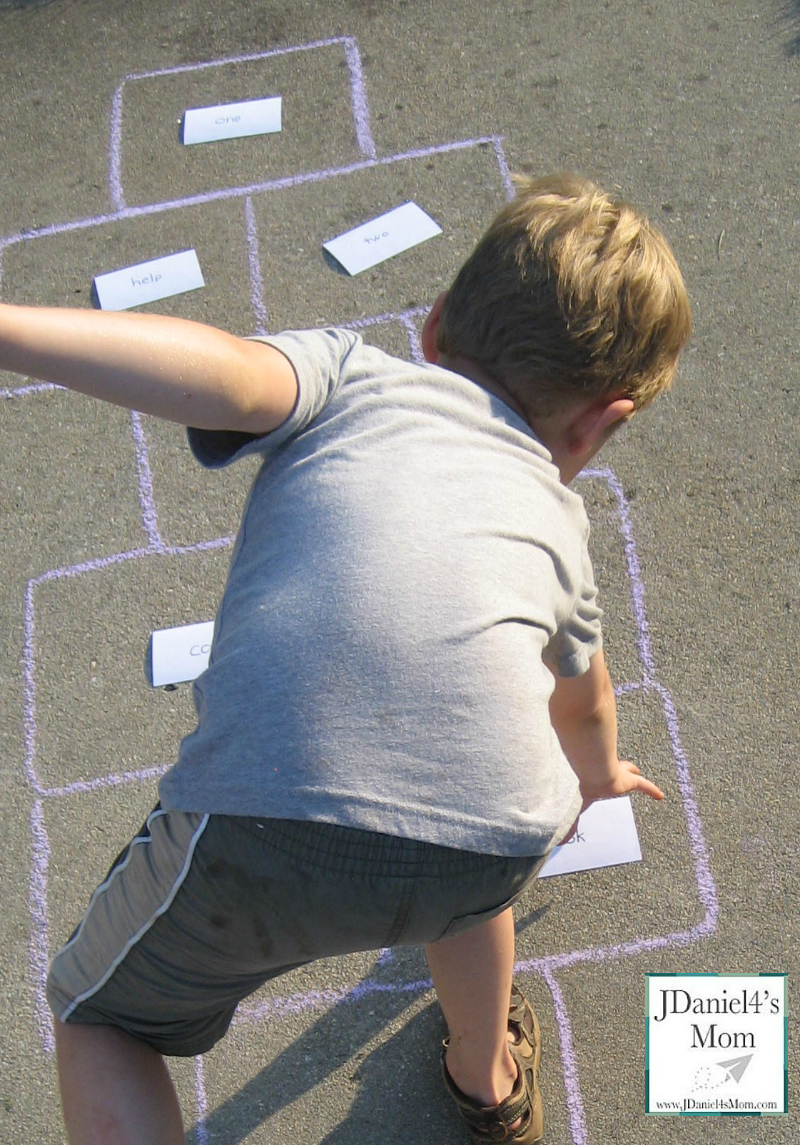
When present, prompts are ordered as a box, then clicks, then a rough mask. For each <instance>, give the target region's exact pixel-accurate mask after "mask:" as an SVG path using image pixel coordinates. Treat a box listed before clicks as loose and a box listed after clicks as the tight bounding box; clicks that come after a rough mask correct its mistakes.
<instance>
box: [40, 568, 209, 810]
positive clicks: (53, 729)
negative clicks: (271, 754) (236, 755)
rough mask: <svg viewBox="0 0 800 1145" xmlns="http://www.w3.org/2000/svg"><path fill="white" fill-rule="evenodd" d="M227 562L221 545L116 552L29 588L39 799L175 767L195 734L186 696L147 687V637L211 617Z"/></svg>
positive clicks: (180, 690)
mask: <svg viewBox="0 0 800 1145" xmlns="http://www.w3.org/2000/svg"><path fill="white" fill-rule="evenodd" d="M229 559H230V549H229V547H228V546H227V545H225V546H221V547H219V548H216V549H211V550H204V551H189V552H181V553H177V554H172V555H167V554H164V555H162V554H158V553H154V554H149V553H148V554H138V555H137V554H124V553H123V554H119V556H118V557H117V559H116V561H113V562H111V563H109V564H107V565H103V566H102V567H91V566H90V567H89V568H86V569H85V568H83V567H78V568H77V569H75V570H69V569H67V570H62V571H61V572H60V574H59V575H58V576H57V577H55V578H54V579H51V580H46V581H44V582H43V583H40V584H38V585H37V586H36V588H35V590H34V594H33V623H32V630H31V633H30V640H31V643H32V645H33V666H32V682H33V690H32V697H31V701H32V702H31V706H30V709H29V713H28V721H29V726H30V727H31V731H32V733H33V735H32V742H33V754H32V757H31V758H30V760H29V765H30V770H31V772H32V774H33V777H34V780H35V783H36V785H37V786H38V787H39V788H40V790H43V791H44V792H45V793H47V792H49V793H50V794H51V795H52V794H58V793H59V792H62V791H65V790H67V789H72V788H73V787H74V785H76V784H77V785H79V786H82V787H83V788H85V789H86V790H94V789H95V788H96V787H98V786H102V784H103V783H106V782H111V781H112V777H114V776H116V777H117V778H119V777H121V776H126V775H127V776H128V777H130V776H136V775H140V774H143V773H146V772H149V771H151V770H152V769H153V768H159V767H165V766H167V765H170V764H172V763H174V761H175V760H176V758H177V752H178V748H179V745H180V741H181V739H182V738H183V736H184V735H186V734H187V733H188V732H190V731H192V730H193V728H194V727H195V724H196V716H195V711H194V706H193V703H192V691H191V687H190V686H186V687H181V688H178V689H177V690H176V691H170V692H168V691H165V690H164V689H154V688H152V687H151V686H150V683H149V674H150V664H149V658H148V645H149V640H150V635H151V633H152V632H153V631H154V630H155V629H160V628H166V627H174V626H177V625H178V624H181V623H191V622H193V621H194V620H196V618H197V616H198V615H200V616H213V615H215V613H216V609H217V606H218V603H219V600H220V598H221V595H222V588H223V586H224V582H225V576H226V573H227V566H228V562H229ZM123 728H124V729H125V733H124V735H123V734H122V732H121V729H123Z"/></svg>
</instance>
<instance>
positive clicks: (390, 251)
mask: <svg viewBox="0 0 800 1145" xmlns="http://www.w3.org/2000/svg"><path fill="white" fill-rule="evenodd" d="M441 233H442V228H441V227H440V226H439V224H438V223H436V222H434V220H433V219H432V218H431V217H430V215H428V214H426V213H425V211H423V209H422V208H421V207H420V206H418V204H417V203H403V204H402V205H401V206H399V207H394V208H393V209H392V210H390V211H386V213H385V214H383V215H378V217H377V219H370V220H369V221H368V222H366V223H362V224H361V226H358V227H354V228H353V230H351V231H347V233H346V234H343V235H339V237H338V238H335V239H331V240H330V241H329V242H326V243H323V244H322V245H323V247H324V249H325V250H326V251H327V252H328V253H329V254H332V255H333V257H334V258H335V259H336V261H337V262H340V263H341V264H342V266H343V267H344V268H345V270H346V271H347V272H348V274H360V273H361V272H362V270H369V268H370V267H371V266H377V265H378V263H381V262H385V261H386V259H389V258H394V256H395V255H398V254H402V253H403V251H406V250H410V249H411V248H412V247H415V246H419V244H420V243H424V242H426V241H427V240H428V239H431V238H433V237H434V236H435V235H440V234H441Z"/></svg>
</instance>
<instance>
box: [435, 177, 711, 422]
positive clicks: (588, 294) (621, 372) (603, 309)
mask: <svg viewBox="0 0 800 1145" xmlns="http://www.w3.org/2000/svg"><path fill="white" fill-rule="evenodd" d="M515 184H516V187H517V197H516V198H515V199H514V200H513V201H512V202H510V203H509V204H508V205H507V206H505V207H504V208H503V209H502V210H501V211H500V213H499V214H498V215H497V217H496V218H495V220H494V222H493V223H492V224H491V226H490V227H489V229H488V231H487V232H486V233H485V234H484V236H483V238H482V239H481V240H480V242H479V243H478V245H477V247H476V248H475V250H474V251H473V253H472V255H471V256H470V258H469V259H468V260H467V262H466V263H465V264H464V266H463V267H462V268H461V270H460V271H459V273H458V275H457V276H456V279H455V282H454V283H453V285H452V286H451V288H450V290H449V291H448V293H447V296H446V298H445V299H444V302H443V305H442V309H441V312H440V313H439V322H438V329H437V331H436V347H437V350H438V351H439V353H441V354H444V355H447V357H448V358H451V359H452V358H466V359H469V360H471V361H473V362H475V363H477V364H478V365H479V366H480V367H481V368H482V370H484V371H485V372H486V373H487V374H488V375H489V376H490V377H493V378H495V379H496V381H497V382H498V383H499V384H501V385H502V387H503V388H504V389H505V390H506V391H507V392H508V393H509V394H510V395H511V396H512V397H513V398H514V399H515V400H516V401H517V402H518V403H519V404H520V406H521V407H522V408H523V409H524V410H525V412H526V414H527V415H528V417H529V418H531V417H532V418H540V417H548V416H550V415H552V414H554V413H558V412H559V411H561V410H563V409H564V408H566V407H569V405H570V404H571V403H572V402H574V401H581V402H583V401H585V400H586V399H589V400H591V399H598V400H602V399H608V398H611V397H624V398H627V399H629V400H630V401H631V402H633V408H634V409H635V410H637V409H642V408H643V407H644V406H646V405H648V404H649V402H651V401H652V400H653V398H654V397H656V395H657V394H659V393H660V392H661V391H662V390H665V389H667V388H668V387H669V385H670V384H671V382H672V378H673V375H674V373H675V367H676V364H677V359H678V354H679V352H680V350H681V349H682V347H683V346H684V344H685V343H686V341H687V339H688V337H689V334H690V332H691V312H690V308H689V300H688V297H687V294H686V288H685V286H684V284H683V279H682V278H681V274H680V271H679V270H678V265H677V263H676V262H675V259H674V257H673V255H672V252H671V251H670V249H669V247H668V245H667V243H666V240H665V239H664V238H663V236H662V235H661V234H660V233H659V231H657V230H656V229H655V228H654V227H652V226H651V225H650V223H649V222H648V221H647V219H646V218H644V216H643V215H640V214H638V213H637V212H636V211H635V210H634V209H633V208H632V207H630V206H628V205H627V204H626V203H624V202H622V201H621V200H618V199H614V198H612V197H611V196H610V195H607V194H605V193H604V192H603V191H601V190H600V189H599V188H598V187H596V186H595V185H594V184H593V183H591V182H589V181H588V180H586V179H582V178H579V177H578V176H575V175H551V176H547V177H545V178H543V179H528V178H524V177H519V176H517V177H515Z"/></svg>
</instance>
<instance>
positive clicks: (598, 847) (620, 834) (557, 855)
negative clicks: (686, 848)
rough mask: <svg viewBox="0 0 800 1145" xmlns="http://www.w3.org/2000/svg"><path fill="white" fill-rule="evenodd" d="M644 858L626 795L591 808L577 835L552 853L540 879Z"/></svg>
mask: <svg viewBox="0 0 800 1145" xmlns="http://www.w3.org/2000/svg"><path fill="white" fill-rule="evenodd" d="M641 859H642V849H641V847H640V845H639V836H638V834H637V831H636V820H635V819H634V817H633V807H632V805H631V798H630V796H629V795H625V796H622V797H621V798H619V799H604V800H601V801H600V802H598V803H593V804H592V805H591V806H590V807H587V808H586V810H585V811H584V812H583V813H582V814H581V816H580V818H579V819H578V826H577V828H576V831H575V834H574V835H573V836H572V838H571V839H570V840H569V842H567V843H563V844H561V845H560V846H558V847H555V848H554V849H553V850H552V851H551V853H550V857H549V858H548V860H547V862H546V863H545V865H544V866H543V867H542V869H541V871H540V872H539V878H540V879H548V878H552V877H553V876H554V875H568V874H572V873H574V872H575V871H591V870H597V869H599V868H600V867H616V866H620V865H622V864H623V863H639V862H641Z"/></svg>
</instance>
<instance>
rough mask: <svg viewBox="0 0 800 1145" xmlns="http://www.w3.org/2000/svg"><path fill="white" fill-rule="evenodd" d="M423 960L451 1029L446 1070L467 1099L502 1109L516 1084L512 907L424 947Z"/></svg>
mask: <svg viewBox="0 0 800 1145" xmlns="http://www.w3.org/2000/svg"><path fill="white" fill-rule="evenodd" d="M425 956H426V958H427V959H428V966H429V967H430V971H431V976H432V978H433V985H434V988H435V990H436V994H437V996H438V998H439V1004H440V1005H441V1007H442V1011H443V1013H444V1016H445V1021H446V1022H447V1027H448V1030H449V1031H450V1045H449V1047H448V1049H447V1055H446V1063H447V1072H448V1073H449V1074H450V1076H451V1078H452V1079H453V1081H454V1082H455V1084H456V1085H457V1086H458V1088H459V1089H460V1090H461V1091H462V1092H463V1093H465V1094H466V1095H467V1096H468V1097H471V1098H473V1100H475V1101H477V1102H479V1103H480V1104H481V1105H487V1106H488V1105H499V1103H500V1102H501V1101H503V1100H505V1098H506V1097H508V1095H509V1094H510V1093H511V1090H512V1089H513V1087H514V1083H515V1082H516V1080H517V1067H516V1065H515V1063H514V1060H513V1058H512V1057H511V1054H510V1052H509V1048H508V1039H509V1030H508V1008H509V1002H510V999H511V979H512V973H513V969H514V917H513V914H512V912H511V908H508V909H507V910H504V911H503V912H502V914H499V915H496V916H495V917H494V918H492V919H490V920H489V922H485V923H483V924H482V925H480V926H476V927H473V928H472V929H471V930H467V931H464V932H463V933H462V934H457V935H454V936H453V937H452V938H444V939H442V940H441V941H440V942H434V943H432V944H431V945H429V946H426V947H425Z"/></svg>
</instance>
